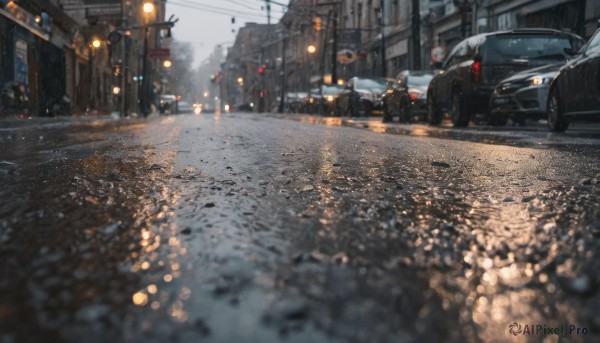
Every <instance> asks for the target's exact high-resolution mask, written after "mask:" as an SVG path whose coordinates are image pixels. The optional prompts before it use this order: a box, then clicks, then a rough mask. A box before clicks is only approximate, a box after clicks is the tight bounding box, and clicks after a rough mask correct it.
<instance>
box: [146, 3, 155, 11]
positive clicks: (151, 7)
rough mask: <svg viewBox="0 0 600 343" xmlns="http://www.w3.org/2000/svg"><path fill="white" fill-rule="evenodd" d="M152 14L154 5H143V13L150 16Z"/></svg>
mask: <svg viewBox="0 0 600 343" xmlns="http://www.w3.org/2000/svg"><path fill="white" fill-rule="evenodd" d="M152 12H154V4H153V3H151V2H146V3H144V13H147V14H150V13H152Z"/></svg>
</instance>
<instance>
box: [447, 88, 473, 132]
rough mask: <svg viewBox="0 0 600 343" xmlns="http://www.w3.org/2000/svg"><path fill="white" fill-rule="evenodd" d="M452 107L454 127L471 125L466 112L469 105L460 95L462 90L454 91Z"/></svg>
mask: <svg viewBox="0 0 600 343" xmlns="http://www.w3.org/2000/svg"><path fill="white" fill-rule="evenodd" d="M450 108H451V110H450V113H451V115H452V123H453V124H454V127H465V126H467V125H469V115H468V114H467V113H466V110H467V107H466V104H465V99H464V97H462V96H461V95H460V92H458V91H454V92H453V93H452V104H451V105H450Z"/></svg>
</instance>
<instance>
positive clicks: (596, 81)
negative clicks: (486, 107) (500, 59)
mask: <svg viewBox="0 0 600 343" xmlns="http://www.w3.org/2000/svg"><path fill="white" fill-rule="evenodd" d="M547 106H548V127H549V128H550V130H552V131H559V132H560V131H565V130H566V129H567V128H568V127H569V120H570V119H574V118H581V119H591V120H594V121H597V120H600V30H598V31H596V33H595V34H594V35H593V36H592V38H590V40H589V41H588V43H587V44H586V45H584V46H583V47H582V48H581V49H580V50H579V51H578V52H577V54H576V55H575V56H574V58H573V59H571V60H570V61H569V62H567V63H566V64H565V65H564V66H563V67H561V68H560V70H559V71H558V74H557V75H556V77H555V78H554V80H553V81H552V83H551V84H550V94H549V96H548V105H547Z"/></svg>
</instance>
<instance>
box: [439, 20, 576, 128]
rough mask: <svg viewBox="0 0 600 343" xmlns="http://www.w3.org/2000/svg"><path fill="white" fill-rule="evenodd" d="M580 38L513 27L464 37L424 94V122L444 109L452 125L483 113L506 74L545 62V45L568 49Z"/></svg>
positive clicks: (545, 30) (558, 32)
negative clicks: (425, 112) (425, 104)
mask: <svg viewBox="0 0 600 343" xmlns="http://www.w3.org/2000/svg"><path fill="white" fill-rule="evenodd" d="M579 42H580V37H578V36H575V35H573V34H570V33H565V32H561V31H558V30H552V29H515V30H510V31H497V32H491V33H484V34H480V35H476V36H473V37H469V38H467V39H465V40H463V41H462V42H460V43H459V44H458V45H457V46H456V47H454V49H452V50H451V51H450V53H449V54H448V57H447V58H446V60H445V61H444V63H443V65H442V70H441V71H440V72H439V74H437V75H436V76H434V78H433V79H432V80H431V82H430V83H429V88H428V90H427V106H428V119H429V123H430V124H439V123H440V122H441V120H442V113H443V111H448V112H449V113H450V117H451V119H452V123H453V124H454V126H456V127H463V126H467V125H468V124H469V120H470V119H471V117H472V116H473V115H474V114H486V115H487V114H488V108H489V103H490V96H491V94H492V92H493V91H494V88H495V86H496V85H497V84H498V83H499V82H500V81H501V80H502V79H504V78H505V77H507V76H508V75H510V74H512V73H515V72H519V71H522V70H526V69H531V68H535V67H538V66H542V65H545V64H547V63H548V58H551V57H552V58H555V56H548V55H547V54H546V53H545V52H546V51H551V50H548V49H546V47H547V46H548V45H552V46H561V47H573V46H574V45H577V44H579Z"/></svg>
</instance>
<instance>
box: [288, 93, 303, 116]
mask: <svg viewBox="0 0 600 343" xmlns="http://www.w3.org/2000/svg"><path fill="white" fill-rule="evenodd" d="M307 97H308V93H304V92H290V93H287V102H288V111H289V112H290V113H303V112H305V110H306V99H307Z"/></svg>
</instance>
